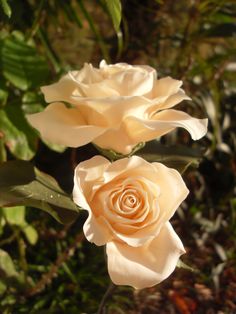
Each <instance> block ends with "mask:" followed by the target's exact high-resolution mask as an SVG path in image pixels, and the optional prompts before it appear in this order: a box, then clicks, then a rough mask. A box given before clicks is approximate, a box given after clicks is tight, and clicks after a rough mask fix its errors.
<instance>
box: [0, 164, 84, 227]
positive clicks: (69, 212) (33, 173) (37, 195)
mask: <svg viewBox="0 0 236 314" xmlns="http://www.w3.org/2000/svg"><path fill="white" fill-rule="evenodd" d="M16 205H24V206H31V207H36V208H39V209H42V210H44V211H46V212H47V213H49V214H50V215H52V216H53V217H54V218H55V219H56V220H57V221H59V222H61V223H71V222H73V221H74V220H75V219H76V218H77V217H78V211H79V209H78V207H77V206H76V205H75V203H74V202H73V201H72V199H71V197H70V196H69V195H68V194H66V193H65V192H64V191H63V190H62V189H61V188H60V187H59V185H58V183H57V182H56V180H55V179H54V178H52V177H51V176H49V175H47V174H45V173H43V172H41V171H39V170H38V169H36V168H34V167H33V165H32V164H30V163H29V162H26V161H23V160H15V161H8V162H5V163H2V164H0V206H2V207H10V206H16Z"/></svg>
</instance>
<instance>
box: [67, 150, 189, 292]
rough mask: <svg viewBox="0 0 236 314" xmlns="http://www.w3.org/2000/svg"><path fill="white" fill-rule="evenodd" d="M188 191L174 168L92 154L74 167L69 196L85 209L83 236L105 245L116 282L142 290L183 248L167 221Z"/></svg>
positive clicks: (163, 273)
mask: <svg viewBox="0 0 236 314" xmlns="http://www.w3.org/2000/svg"><path fill="white" fill-rule="evenodd" d="M187 194H188V189H187V187H186V185H185V183H184V181H183V180H182V177H181V176H180V174H179V173H178V172H177V171H176V170H174V169H170V168H167V167H166V166H164V165H163V164H161V163H157V162H154V163H148V162H147V161H145V160H144V159H142V158H141V157H138V156H132V157H131V158H124V159H120V160H117V161H115V162H114V163H110V162H109V161H108V160H107V159H106V158H104V157H102V156H95V157H93V158H92V159H90V160H87V161H84V162H81V163H80V164H79V165H78V166H77V168H76V169H75V175H74V190H73V199H74V202H75V203H76V204H77V205H79V206H81V207H82V208H84V209H85V210H87V211H88V218H87V220H86V222H85V224H84V227H83V230H84V234H85V236H86V238H87V239H88V240H89V241H90V242H93V243H95V244H96V245H106V253H107V259H108V272H109V275H110V277H111V279H112V281H113V282H114V283H115V284H119V285H131V286H133V287H135V288H138V289H142V288H146V287H151V286H153V285H156V284H157V283H159V282H161V281H162V280H164V279H165V278H167V277H168V276H169V275H170V274H171V273H172V272H173V271H174V269H175V267H176V264H177V261H178V259H179V256H180V255H181V254H183V253H184V252H185V251H184V247H183V245H182V242H181V240H180V239H179V237H178V236H177V234H176V233H175V231H174V230H173V228H172V226H171V224H170V222H169V219H170V218H171V217H172V216H173V214H174V212H175V211H176V209H177V208H178V207H179V205H180V203H181V202H182V201H183V200H184V199H185V198H186V196H187Z"/></svg>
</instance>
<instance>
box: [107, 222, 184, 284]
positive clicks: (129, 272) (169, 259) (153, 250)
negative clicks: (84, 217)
mask: <svg viewBox="0 0 236 314" xmlns="http://www.w3.org/2000/svg"><path fill="white" fill-rule="evenodd" d="M106 252H107V257H108V272H109V275H110V277H111V280H112V281H113V282H114V283H115V284H118V285H130V286H133V287H134V288H137V289H143V288H147V287H152V286H154V285H156V284H158V283H160V282H161V281H163V280H164V279H166V278H167V277H168V276H169V275H170V274H171V273H172V272H173V271H174V269H175V267H176V264H177V262H178V260H179V257H180V255H182V254H183V253H185V250H184V247H183V244H182V242H181V240H180V239H179V237H178V235H177V234H176V233H175V231H174V230H173V228H172V226H171V224H170V223H166V224H165V225H164V226H163V228H162V229H161V231H160V233H159V235H158V236H157V237H156V238H155V239H154V240H153V241H152V242H150V243H149V244H147V245H144V246H141V247H130V246H128V245H127V244H124V243H122V242H117V241H116V242H109V243H107V246H106Z"/></svg>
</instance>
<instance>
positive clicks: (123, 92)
mask: <svg viewBox="0 0 236 314" xmlns="http://www.w3.org/2000/svg"><path fill="white" fill-rule="evenodd" d="M181 85H182V81H178V80H174V79H172V78H171V77H165V78H161V79H157V73H156V71H155V70H154V69H153V68H151V67H149V66H141V65H140V66H131V65H128V64H126V63H118V64H114V65H107V64H106V63H105V61H102V62H101V63H100V68H99V69H97V68H94V67H93V66H92V65H91V64H85V65H84V67H83V68H82V69H81V70H80V71H71V72H69V73H68V74H67V75H66V76H64V77H62V78H61V80H60V81H59V82H57V83H55V84H52V85H49V86H44V87H42V92H43V93H44V95H45V99H46V101H47V102H49V103H51V104H50V105H49V106H48V107H47V108H46V109H45V110H44V111H43V112H40V113H36V114H32V115H28V116H27V118H28V121H29V122H30V123H31V124H32V126H33V127H35V128H36V129H38V130H39V131H40V133H41V136H42V137H43V138H45V139H46V140H48V141H51V142H53V143H57V144H62V145H65V146H70V147H79V146H82V145H85V144H88V143H90V142H93V143H95V144H96V145H98V146H100V147H101V148H104V149H112V150H115V151H117V152H119V153H123V154H128V153H130V152H131V150H132V148H134V147H135V146H136V145H137V144H138V143H140V142H145V141H150V140H153V139H155V138H158V137H160V136H162V135H164V134H166V133H168V132H170V131H172V130H173V129H175V128H176V127H183V128H185V129H186V130H187V131H188V132H189V133H190V134H191V136H192V138H193V139H194V140H197V139H199V138H201V137H202V136H204V135H205V133H206V131H207V119H196V118H193V117H191V116H189V115H188V114H187V113H185V112H182V111H177V110H174V109H171V108H172V107H173V106H175V105H176V104H178V103H179V102H181V101H182V100H184V99H189V97H188V96H186V94H185V92H184V91H183V90H182V89H181V88H180V87H181ZM63 102H65V103H67V104H70V106H69V107H68V106H67V105H65V104H64V103H63Z"/></svg>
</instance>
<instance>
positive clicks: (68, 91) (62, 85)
mask: <svg viewBox="0 0 236 314" xmlns="http://www.w3.org/2000/svg"><path fill="white" fill-rule="evenodd" d="M72 73H74V75H76V74H77V73H78V71H73V72H72ZM41 91H42V93H43V94H44V97H45V100H46V102H56V101H67V102H71V96H72V95H74V94H76V95H77V96H82V94H81V93H80V92H79V90H78V89H77V83H76V82H75V81H74V80H72V79H71V75H70V73H68V74H67V75H65V76H63V77H62V78H61V79H60V80H59V81H58V82H56V83H54V84H51V85H46V86H42V87H41Z"/></svg>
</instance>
